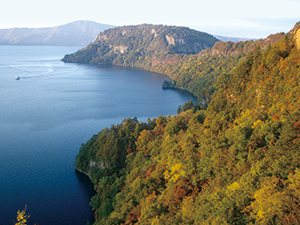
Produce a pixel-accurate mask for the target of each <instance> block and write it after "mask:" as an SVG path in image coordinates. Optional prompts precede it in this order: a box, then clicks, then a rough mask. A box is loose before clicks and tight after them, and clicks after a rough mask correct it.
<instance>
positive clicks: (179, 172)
mask: <svg viewBox="0 0 300 225" xmlns="http://www.w3.org/2000/svg"><path fill="white" fill-rule="evenodd" d="M299 28H300V25H299V23H298V24H296V25H295V27H294V29H293V30H292V31H291V32H289V33H287V34H282V33H281V34H278V35H275V36H272V37H273V39H272V37H270V40H271V39H272V40H273V41H271V42H270V40H260V41H259V42H256V44H255V42H240V43H237V44H233V43H217V44H218V45H219V46H223V47H226V48H224V51H223V52H221V53H222V54H220V52H218V53H217V52H216V48H215V49H214V48H212V49H210V50H204V51H205V52H202V53H201V52H200V53H198V54H196V55H190V56H183V57H182V60H181V61H180V62H179V64H178V67H176V68H175V64H174V65H172V63H171V64H168V65H167V66H166V67H163V69H164V70H168V71H171V72H170V73H172V74H173V77H174V78H178V79H174V82H171V85H174V86H175V85H180V86H181V85H182V86H185V87H187V88H190V89H193V88H194V87H197V86H198V85H202V86H203V87H204V88H206V90H207V91H205V92H203V93H202V92H201V90H200V89H199V88H198V89H197V88H196V89H197V91H198V92H199V95H198V97H201V96H202V95H204V96H205V94H207V97H206V98H207V99H209V104H208V106H207V107H204V106H203V105H201V104H199V105H198V104H196V105H194V104H193V102H187V103H185V104H184V105H183V106H180V107H179V108H178V110H177V111H178V113H177V115H172V116H159V117H157V118H154V119H150V118H149V119H148V120H147V121H146V122H139V121H138V119H137V118H136V117H134V118H127V119H124V120H123V121H122V122H121V123H120V124H118V125H112V126H111V127H110V128H105V129H103V130H101V131H100V132H99V133H98V134H97V135H94V136H93V137H92V138H91V139H90V140H89V141H88V142H87V143H86V144H83V145H82V146H81V148H80V151H79V154H78V155H77V157H76V162H75V166H76V168H77V169H78V170H80V171H82V172H84V173H86V174H88V175H89V176H90V178H91V180H92V181H93V183H94V185H95V190H96V191H97V194H96V195H95V196H94V197H93V198H92V200H91V206H92V208H93V210H94V211H95V219H96V221H95V224H153V225H154V224H299V223H300V169H299V167H300V160H299V159H300V157H299V156H300V155H299V154H300V152H299V149H300V102H299V93H300V68H299V67H300V50H299V49H300V43H299V42H300V41H299V40H300V38H299V37H300V30H299ZM268 41H269V42H268ZM264 43H266V44H264ZM239 47H240V49H241V50H240V51H239V52H238V53H234V52H236V51H237V49H238V48H239ZM219 49H220V48H219ZM201 54H202V55H201ZM203 57H204V58H203ZM205 57H206V58H205ZM214 57H218V58H214ZM228 57H229V58H228ZM201 59H202V61H201ZM206 59H207V61H205V60H206ZM223 60H224V61H223ZM226 60H228V61H226ZM208 61H211V63H210V64H209V66H210V67H212V66H214V67H213V68H211V69H210V70H208V71H205V68H206V64H207V62H208ZM171 66H173V67H172V68H171ZM202 66H203V67H202ZM224 66H225V68H224ZM217 67H219V68H217ZM176 71H177V72H176ZM212 71H213V72H212ZM187 74H189V75H187ZM209 74H210V75H209ZM186 75H187V78H186ZM193 75H194V77H193ZM201 77H203V79H205V80H208V81H207V82H206V83H205V84H202V83H201V82H202V81H201V79H202V78H201ZM205 77H208V78H205ZM184 79H189V80H188V81H186V80H184ZM181 82H182V83H181ZM195 82H196V83H195ZM197 82H198V83H197ZM196 89H195V90H196ZM208 95H209V97H208Z"/></svg>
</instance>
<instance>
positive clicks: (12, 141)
mask: <svg viewBox="0 0 300 225" xmlns="http://www.w3.org/2000/svg"><path fill="white" fill-rule="evenodd" d="M78 49H79V47H58V46H57V47H56V46H55V47H53V46H1V45H0V124H1V125H0V203H1V204H0V224H1V225H2V224H3V225H6V224H13V221H16V215H17V211H18V210H22V209H24V207H25V205H27V213H28V214H30V215H31V217H30V219H29V220H28V224H34V222H38V223H39V224H41V225H53V224H56V225H60V224H62V225H65V224H72V225H77V224H78V225H85V224H86V222H87V221H90V222H93V214H92V210H91V207H90V206H89V202H90V198H91V197H92V195H93V194H94V191H93V185H92V184H91V182H90V181H89V179H88V178H87V177H86V176H85V175H83V174H80V173H78V172H77V171H76V170H75V169H74V167H73V163H74V159H75V156H76V155H77V153H78V151H79V148H80V145H81V144H82V143H86V142H87V141H88V140H89V138H90V137H92V135H93V134H95V133H97V132H99V131H100V130H101V129H103V128H105V127H107V126H108V127H110V126H111V124H118V123H120V122H121V121H122V120H123V119H124V118H127V117H134V116H137V118H138V120H139V121H146V120H147V118H148V117H150V118H153V117H157V116H159V115H169V114H176V111H177V108H178V106H179V105H183V104H184V102H187V101H189V100H191V99H193V100H194V101H195V100H196V99H195V98H193V97H192V96H191V95H189V94H187V93H182V92H178V91H174V90H163V89H162V88H161V85H162V82H163V80H165V79H166V77H165V76H162V75H159V74H155V73H150V72H146V71H142V70H133V69H125V68H118V67H100V66H92V65H84V64H71V63H63V62H61V61H60V59H61V58H62V57H63V56H64V55H65V54H67V53H72V52H74V51H76V50H78ZM15 76H19V77H20V78H21V79H20V80H15Z"/></svg>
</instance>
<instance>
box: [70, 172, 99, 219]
mask: <svg viewBox="0 0 300 225" xmlns="http://www.w3.org/2000/svg"><path fill="white" fill-rule="evenodd" d="M75 176H76V178H77V180H78V183H79V186H80V188H81V189H82V193H85V195H86V197H87V199H91V198H92V197H93V196H94V195H95V194H96V191H95V190H94V185H93V183H92V181H91V180H90V178H89V177H88V176H87V175H86V174H84V173H81V172H79V171H78V170H76V169H75ZM89 207H90V206H89ZM91 212H92V208H91ZM89 222H90V223H94V222H95V219H94V217H93V214H91V216H90V218H89Z"/></svg>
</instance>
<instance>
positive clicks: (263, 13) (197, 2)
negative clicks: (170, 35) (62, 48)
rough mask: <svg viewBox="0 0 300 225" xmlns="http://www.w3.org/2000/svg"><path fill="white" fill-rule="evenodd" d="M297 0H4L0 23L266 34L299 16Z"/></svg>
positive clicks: (290, 25) (287, 27) (283, 29)
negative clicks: (77, 23) (84, 23)
mask: <svg viewBox="0 0 300 225" xmlns="http://www.w3.org/2000/svg"><path fill="white" fill-rule="evenodd" d="M299 11H300V0H251V1H249V0H205V1H204V0H173V1H171V0H147V1H144V0H80V1H79V0H9V1H5V3H2V4H1V8H0V28H14V27H30V28H33V27H52V26H58V25H63V24H66V23H69V22H73V21H76V20H90V21H95V22H98V23H104V24H110V25H117V26H122V25H137V24H143V23H151V24H164V25H176V26H185V27H190V28H193V29H196V30H200V31H204V32H207V33H210V34H214V35H223V36H233V37H249V38H265V37H267V36H268V35H269V34H274V33H278V32H288V31H290V30H291V29H292V28H293V26H294V25H295V23H296V22H298V21H300V13H299Z"/></svg>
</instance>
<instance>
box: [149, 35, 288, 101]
mask: <svg viewBox="0 0 300 225" xmlns="http://www.w3.org/2000/svg"><path fill="white" fill-rule="evenodd" d="M284 36H285V34H284V33H278V34H274V35H270V36H268V37H267V38H266V39H260V40H256V41H252V40H251V41H241V42H237V43H233V42H222V41H219V42H217V43H216V44H215V45H214V46H213V47H212V48H210V49H205V50H202V51H201V52H199V53H198V54H196V55H191V56H186V57H184V58H183V59H182V60H181V61H180V62H177V63H173V64H171V65H164V66H161V65H160V66H159V67H158V68H156V67H154V68H152V71H155V72H160V73H164V74H166V75H168V76H169V77H170V78H171V79H172V82H169V85H168V87H169V88H185V89H187V90H188V91H189V92H191V93H192V94H194V95H195V96H196V97H197V98H198V100H199V101H201V102H202V103H203V104H205V103H208V102H209V101H210V100H211V96H212V94H213V93H214V91H215V87H214V85H215V83H216V80H217V78H218V76H219V75H221V74H222V73H229V72H230V71H231V70H232V69H234V68H235V66H236V64H237V63H238V61H240V60H241V58H244V57H245V56H246V55H247V53H248V52H249V51H253V50H254V49H255V48H256V47H257V46H260V47H261V48H262V49H266V48H267V47H268V46H272V45H273V44H274V43H276V42H277V41H279V40H280V39H282V38H283V37H284Z"/></svg>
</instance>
